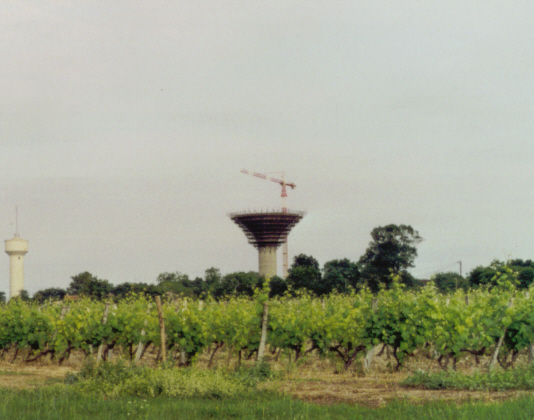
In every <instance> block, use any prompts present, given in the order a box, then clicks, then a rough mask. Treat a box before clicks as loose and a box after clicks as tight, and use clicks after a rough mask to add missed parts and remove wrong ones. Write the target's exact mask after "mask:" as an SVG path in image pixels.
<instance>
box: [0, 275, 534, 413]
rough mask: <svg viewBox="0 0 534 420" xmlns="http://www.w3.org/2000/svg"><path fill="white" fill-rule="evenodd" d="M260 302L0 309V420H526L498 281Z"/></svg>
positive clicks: (515, 326)
mask: <svg viewBox="0 0 534 420" xmlns="http://www.w3.org/2000/svg"><path fill="white" fill-rule="evenodd" d="M504 280H506V279H504ZM267 292H268V290H265V291H264V292H263V293H259V294H258V295H256V296H254V298H252V299H248V298H232V299H229V300H227V301H224V302H217V301H213V300H207V301H204V302H199V301H190V300H189V301H188V300H183V299H179V300H173V299H167V300H165V301H164V302H163V304H162V303H161V302H160V301H159V300H157V301H156V303H157V305H154V302H153V301H152V302H151V301H150V300H148V299H147V298H143V297H135V296H134V297H132V298H131V299H129V300H126V301H121V302H118V303H117V304H114V303H113V302H108V303H104V302H94V301H89V300H83V301H79V302H75V303H68V304H67V303H61V302H60V303H54V302H51V303H49V304H48V305H45V306H35V305H31V304H26V303H23V302H17V301H14V302H13V303H11V302H10V304H8V305H5V306H3V307H1V308H0V386H1V387H2V391H1V392H2V393H3V394H2V395H3V400H4V401H5V402H7V403H6V404H4V406H3V410H4V414H3V416H0V417H5V418H8V417H13V416H14V415H15V413H16V415H17V417H18V418H21V419H26V418H27V419H30V418H58V419H59V418H72V417H73V416H76V417H77V418H86V417H84V416H87V413H92V418H114V419H115V418H127V415H128V413H130V414H132V413H134V412H135V417H136V418H151V417H150V415H153V414H154V413H155V411H154V410H156V412H157V414H158V417H161V418H176V417H173V416H176V413H177V412H180V413H181V418H228V417H234V418H395V419H396V420H399V419H402V418H413V417H414V416H419V417H421V418H507V417H506V416H508V417H509V418H511V417H513V418H514V419H519V418H531V417H532V416H530V417H521V416H524V415H525V413H527V414H531V415H534V408H533V406H534V399H533V397H532V392H533V390H534V368H532V366H533V365H532V363H531V361H532V355H533V352H534V346H533V345H532V343H533V342H534V316H533V315H532V314H533V313H534V299H531V298H530V293H529V292H528V291H527V292H518V291H516V290H515V289H514V288H513V287H510V285H509V284H507V282H506V281H503V283H502V286H501V287H500V288H496V289H494V290H491V291H484V290H480V291H471V292H470V294H469V295H465V294H464V293H463V292H461V291H459V292H457V293H456V294H454V295H450V296H443V295H439V294H437V293H436V291H435V289H433V288H432V287H428V288H425V289H424V290H422V291H419V292H414V291H410V292H407V291H405V290H403V289H402V287H400V286H399V287H393V288H392V289H390V290H384V291H381V292H380V293H379V294H378V295H372V294H370V293H366V292H362V293H359V294H357V295H350V296H349V295H343V296H342V295H331V296H327V297H324V298H322V299H318V298H314V297H312V296H308V295H302V296H299V297H291V296H287V297H285V298H283V299H277V300H271V301H269V300H268V299H267ZM156 307H157V308H156ZM264 345H265V352H264V353H263V348H264ZM261 353H263V354H264V356H263V360H264V363H263V364H258V363H256V361H255V360H256V358H257V357H259V354H261ZM165 359H167V362H165ZM96 360H99V364H98V365H97V364H96V362H95V361H96ZM135 360H138V362H137V363H136V362H135ZM178 366H179V367H178ZM452 369H454V371H453V370H452ZM80 371H81V373H80V374H78V375H76V372H80ZM448 371H450V372H451V373H446V374H445V373H444V372H448ZM440 372H441V373H440ZM490 372H491V373H490ZM444 374H445V375H446V376H443V375H444ZM425 375H426V376H425ZM440 375H441V376H440ZM407 381H410V383H411V386H408V385H407V384H408V382H407ZM425 381H426V382H425ZM429 388H430V389H429ZM434 389H436V390H434ZM37 402H38V403H37ZM47 407H48V408H47ZM51 407H52V408H51ZM6 410H7V411H6ZM10 410H11V411H10ZM43 410H45V411H43ZM46 410H48V411H46ZM95 410H96V411H95ZM132 410H133V411H132ZM51 412H54V413H60V414H57V416H56V417H51V414H50V413H51ZM22 413H27V414H28V416H27V417H23V416H22V417H21V414H22ZM110 413H113V416H111V414H110ZM429 413H432V414H429ZM0 414H2V413H1V412H0ZM31 416H34V417H31ZM43 416H45V417H43ZM110 416H111V417H110ZM166 416H167V417H166ZM87 418H91V417H87Z"/></svg>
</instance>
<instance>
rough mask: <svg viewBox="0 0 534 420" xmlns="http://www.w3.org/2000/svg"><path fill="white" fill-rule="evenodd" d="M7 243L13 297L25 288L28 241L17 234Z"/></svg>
mask: <svg viewBox="0 0 534 420" xmlns="http://www.w3.org/2000/svg"><path fill="white" fill-rule="evenodd" d="M5 244H6V248H5V250H6V254H7V255H9V297H10V298H12V297H15V296H19V295H20V292H21V291H22V290H24V255H26V254H27V253H28V241H27V240H25V239H21V238H19V237H18V236H15V237H14V238H13V239H9V240H7V241H5Z"/></svg>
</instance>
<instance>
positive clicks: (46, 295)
mask: <svg viewBox="0 0 534 420" xmlns="http://www.w3.org/2000/svg"><path fill="white" fill-rule="evenodd" d="M66 294H67V292H66V291H65V290H63V289H60V288H57V287H50V288H48V289H44V290H39V291H37V292H36V293H35V294H34V295H33V300H34V301H36V302H37V303H39V304H42V303H44V302H46V301H48V300H63V298H64V297H65V295H66Z"/></svg>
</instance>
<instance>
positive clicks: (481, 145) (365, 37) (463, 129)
mask: <svg viewBox="0 0 534 420" xmlns="http://www.w3.org/2000/svg"><path fill="white" fill-rule="evenodd" d="M533 22H534V3H532V2H530V1H491V0H484V1H473V0H469V1H467V0H466V1H456V2H455V1H450V0H447V1H438V0H433V1H431V2H425V1H409V0H403V1H391V0H388V1H383V2H381V1H376V0H373V1H347V2H343V1H326V0H325V1H311V0H307V1H290V2H288V1H269V2H265V1H250V0H247V1H198V0H195V1H165V2H163V1H142V2H141V1H137V2H136V1H128V2H124V1H85V0H84V1H71V2H59V1H57V2H45V1H31V2H30V1H27V2H25V1H2V3H1V5H0V57H1V61H2V64H1V66H0V89H1V95H0V151H1V154H0V191H1V196H2V200H1V202H0V233H1V235H2V236H3V238H4V239H9V238H11V237H12V236H13V234H14V231H15V228H14V226H13V225H12V223H13V222H14V221H15V206H16V205H18V208H19V231H20V234H21V236H22V237H23V238H25V239H28V240H29V241H30V252H29V253H28V255H27V256H26V262H25V272H26V273H25V287H26V289H27V290H28V291H30V292H31V293H34V292H35V291H37V290H39V289H43V288H47V287H67V286H68V284H69V283H70V277H71V276H73V275H76V274H78V273H80V272H82V271H90V272H91V273H93V274H94V275H96V276H98V277H99V278H104V279H108V280H109V281H111V282H112V283H115V284H118V283H123V282H127V281H129V282H148V283H151V282H153V281H154V280H155V279H156V277H157V275H158V274H159V273H161V272H165V271H170V272H173V271H180V272H183V273H186V274H188V275H189V276H191V277H192V278H193V277H195V276H202V275H203V273H204V270H205V269H207V268H209V267H212V266H214V267H217V268H220V269H221V272H222V273H223V274H225V273H229V272H233V271H241V270H244V271H248V270H257V253H256V251H255V249H254V248H253V247H252V246H250V245H249V244H248V243H247V241H246V239H245V236H244V234H243V233H242V232H241V231H240V230H239V228H238V227H237V226H236V225H235V224H233V223H232V221H231V220H230V219H229V218H228V217H227V215H226V213H227V212H228V211H232V210H241V209H267V208H276V207H279V206H280V197H279V196H280V188H279V186H278V185H277V184H275V183H272V182H268V181H263V180H260V179H257V178H254V177H251V176H248V175H245V174H242V173H240V170H241V169H243V168H246V169H249V170H252V171H257V172H276V171H285V173H286V179H287V180H288V181H290V182H294V183H295V184H296V185H297V188H296V189H295V190H289V192H288V195H289V198H288V204H289V207H290V208H294V209H304V210H307V212H308V213H307V215H306V217H305V218H304V219H303V220H302V221H301V222H300V224H299V225H297V226H296V227H295V228H294V229H293V231H292V234H291V235H290V242H289V253H290V258H291V257H292V256H294V255H296V254H299V253H305V254H308V255H313V256H314V257H315V258H317V259H318V260H319V262H320V264H321V265H323V264H324V263H325V262H327V261H329V260H332V259H340V258H349V259H351V260H357V259H358V258H359V257H360V256H361V255H362V254H363V253H364V251H365V249H366V247H367V245H368V243H369V241H370V235H369V233H370V232H371V230H372V229H373V228H375V227H377V226H383V225H386V224H389V223H396V224H400V223H403V224H409V225H411V226H413V227H414V228H415V229H416V230H418V231H419V233H420V235H421V236H422V237H423V238H424V242H422V243H421V245H420V246H419V256H418V258H417V260H416V268H415V270H413V273H414V274H415V275H417V276H422V277H424V276H427V275H428V274H430V273H432V272H433V271H436V269H438V268H441V267H445V266H447V270H457V269H458V264H455V262H456V261H460V260H461V261H462V262H463V268H464V272H468V271H469V270H471V269H473V268H474V267H476V266H478V265H487V264H489V263H490V262H491V260H492V259H494V258H498V259H501V260H505V259H507V258H524V259H528V258H532V259H534V226H533V223H532V222H533V217H532V213H533V210H532V207H533V204H534V197H533V191H534V177H533V172H534V169H533V163H532V162H533V161H534V142H533V140H532V133H533V132H534V119H533V110H534V71H533V69H534V25H533V24H532V23H533ZM280 260H281V255H280V256H279V265H280V268H279V273H281V261H280ZM2 273H3V274H2ZM2 277H3V278H4V281H3V282H0V290H3V291H6V292H7V290H8V284H9V258H8V256H7V255H4V258H3V259H2V258H0V278H2Z"/></svg>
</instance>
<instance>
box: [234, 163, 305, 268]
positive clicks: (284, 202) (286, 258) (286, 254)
mask: <svg viewBox="0 0 534 420" xmlns="http://www.w3.org/2000/svg"><path fill="white" fill-rule="evenodd" d="M241 172H243V173H244V174H248V175H252V176H255V177H258V178H261V179H265V180H267V181H272V182H276V183H277V184H280V185H281V186H282V194H281V197H282V213H287V188H286V186H287V187H291V189H294V188H295V187H296V185H295V184H293V183H292V182H286V181H285V175H284V173H283V172H282V179H277V178H273V177H270V176H267V175H265V174H260V173H258V172H250V171H247V170H246V169H241ZM282 258H283V269H284V278H286V277H287V274H288V271H289V252H288V246H287V236H286V237H285V238H284V243H283V244H282Z"/></svg>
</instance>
